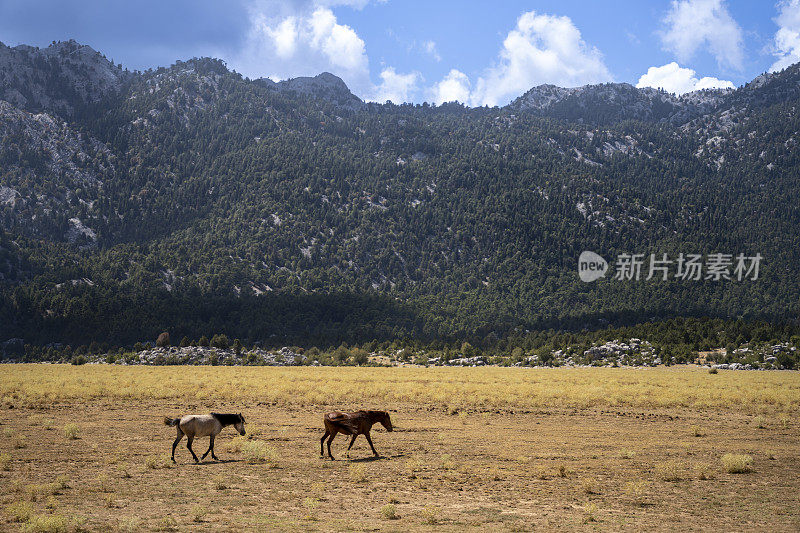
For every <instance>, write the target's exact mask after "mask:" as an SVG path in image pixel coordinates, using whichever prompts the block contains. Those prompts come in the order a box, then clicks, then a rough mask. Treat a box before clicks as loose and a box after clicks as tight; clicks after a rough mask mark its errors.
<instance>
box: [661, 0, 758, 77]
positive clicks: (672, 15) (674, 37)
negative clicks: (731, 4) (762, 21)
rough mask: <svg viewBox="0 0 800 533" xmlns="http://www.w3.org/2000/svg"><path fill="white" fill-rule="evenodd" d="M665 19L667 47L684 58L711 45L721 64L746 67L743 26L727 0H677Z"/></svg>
mask: <svg viewBox="0 0 800 533" xmlns="http://www.w3.org/2000/svg"><path fill="white" fill-rule="evenodd" d="M664 23H665V24H666V25H667V28H666V30H665V31H664V32H662V33H661V41H662V43H663V44H664V48H665V49H667V50H669V51H671V52H672V53H674V54H675V56H676V57H677V58H678V60H680V61H681V62H686V61H689V60H690V59H691V58H692V56H693V55H694V54H695V52H696V51H697V49H698V48H700V47H702V46H705V45H707V46H708V50H709V52H710V53H711V54H713V55H714V57H715V58H716V60H717V64H719V65H720V66H725V67H732V68H735V69H739V70H740V69H741V68H742V60H743V57H744V51H743V44H742V29H741V28H740V27H739V25H738V24H737V23H736V21H735V20H733V17H731V15H730V13H729V12H728V8H727V6H726V5H725V2H724V0H673V1H672V6H671V8H670V10H669V12H668V13H667V16H666V17H665V18H664Z"/></svg>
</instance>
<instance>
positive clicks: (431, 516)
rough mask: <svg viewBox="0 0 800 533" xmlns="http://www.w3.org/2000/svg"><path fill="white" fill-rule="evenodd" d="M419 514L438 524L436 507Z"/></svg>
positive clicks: (423, 518)
mask: <svg viewBox="0 0 800 533" xmlns="http://www.w3.org/2000/svg"><path fill="white" fill-rule="evenodd" d="M465 344H466V343H465ZM419 514H420V517H421V518H422V523H423V524H428V525H435V524H438V523H439V520H440V519H439V509H438V508H436V507H425V508H424V509H422V511H420V513H419Z"/></svg>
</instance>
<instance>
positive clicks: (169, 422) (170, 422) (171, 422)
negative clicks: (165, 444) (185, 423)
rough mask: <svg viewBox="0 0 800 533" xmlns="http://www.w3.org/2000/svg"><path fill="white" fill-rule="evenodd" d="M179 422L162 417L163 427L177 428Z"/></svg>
mask: <svg viewBox="0 0 800 533" xmlns="http://www.w3.org/2000/svg"><path fill="white" fill-rule="evenodd" d="M180 421H181V419H180V418H170V417H168V416H165V417H164V425H165V426H170V427H174V426H177V425H178V423H179V422H180Z"/></svg>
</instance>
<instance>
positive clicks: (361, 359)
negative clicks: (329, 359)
mask: <svg viewBox="0 0 800 533" xmlns="http://www.w3.org/2000/svg"><path fill="white" fill-rule="evenodd" d="M351 353H352V357H353V362H354V363H355V364H357V365H359V366H361V365H366V364H367V363H368V362H369V354H367V352H365V351H364V350H362V349H361V348H353V350H352V352H351Z"/></svg>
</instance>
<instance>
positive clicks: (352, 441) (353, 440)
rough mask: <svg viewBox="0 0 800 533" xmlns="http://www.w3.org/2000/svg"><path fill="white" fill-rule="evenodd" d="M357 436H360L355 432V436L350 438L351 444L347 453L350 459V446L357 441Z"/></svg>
mask: <svg viewBox="0 0 800 533" xmlns="http://www.w3.org/2000/svg"><path fill="white" fill-rule="evenodd" d="M356 437H358V433H355V434H354V435H353V438H352V439H350V446H348V447H347V455H346V457H347V458H348V459H349V458H350V448H352V447H353V443H354V442H355V441H356Z"/></svg>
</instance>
